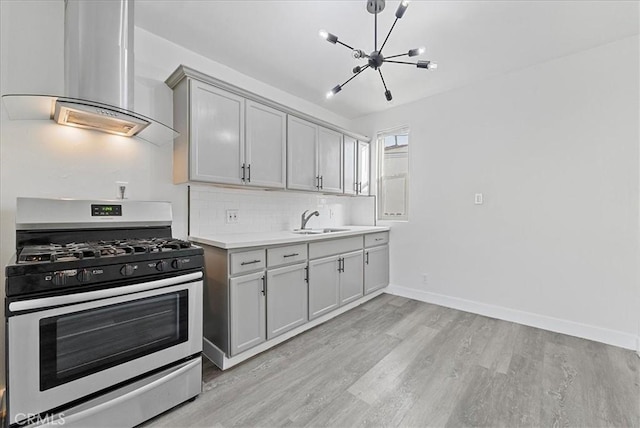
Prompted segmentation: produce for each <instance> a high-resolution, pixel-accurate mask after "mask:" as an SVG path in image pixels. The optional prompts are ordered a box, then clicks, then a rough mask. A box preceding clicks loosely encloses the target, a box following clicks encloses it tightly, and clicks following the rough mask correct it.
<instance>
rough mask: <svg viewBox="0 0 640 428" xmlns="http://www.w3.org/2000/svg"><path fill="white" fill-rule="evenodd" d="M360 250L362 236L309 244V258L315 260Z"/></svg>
mask: <svg viewBox="0 0 640 428" xmlns="http://www.w3.org/2000/svg"><path fill="white" fill-rule="evenodd" d="M361 249H362V236H354V237H351V238H342V239H332V240H329V241H320V242H312V243H310V244H309V258H310V259H317V258H320V257H327V256H331V255H334V254H342V253H348V252H350V251H357V250H361Z"/></svg>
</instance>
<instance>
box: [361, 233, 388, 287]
mask: <svg viewBox="0 0 640 428" xmlns="http://www.w3.org/2000/svg"><path fill="white" fill-rule="evenodd" d="M387 285H389V246H388V245H381V246H379V247H373V248H365V250H364V294H368V293H371V292H372V291H375V290H378V289H380V288H384V287H386V286H387Z"/></svg>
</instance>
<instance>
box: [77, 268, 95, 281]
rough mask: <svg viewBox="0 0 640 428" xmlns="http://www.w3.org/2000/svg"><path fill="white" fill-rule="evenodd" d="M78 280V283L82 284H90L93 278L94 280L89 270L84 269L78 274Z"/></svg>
mask: <svg viewBox="0 0 640 428" xmlns="http://www.w3.org/2000/svg"><path fill="white" fill-rule="evenodd" d="M76 278H78V281H80V282H89V281H91V278H93V274H92V273H91V271H90V270H88V269H82V270H81V271H80V272H78V274H77V275H76Z"/></svg>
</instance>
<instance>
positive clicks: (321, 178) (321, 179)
mask: <svg viewBox="0 0 640 428" xmlns="http://www.w3.org/2000/svg"><path fill="white" fill-rule="evenodd" d="M320 188H321V189H324V175H321V176H320Z"/></svg>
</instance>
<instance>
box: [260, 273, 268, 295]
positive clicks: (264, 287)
mask: <svg viewBox="0 0 640 428" xmlns="http://www.w3.org/2000/svg"><path fill="white" fill-rule="evenodd" d="M266 278H267V277H266V276H264V275H262V278H261V279H262V295H263V296H266V295H267V280H266Z"/></svg>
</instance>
